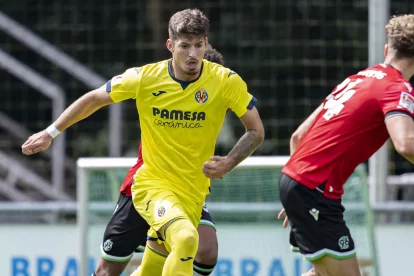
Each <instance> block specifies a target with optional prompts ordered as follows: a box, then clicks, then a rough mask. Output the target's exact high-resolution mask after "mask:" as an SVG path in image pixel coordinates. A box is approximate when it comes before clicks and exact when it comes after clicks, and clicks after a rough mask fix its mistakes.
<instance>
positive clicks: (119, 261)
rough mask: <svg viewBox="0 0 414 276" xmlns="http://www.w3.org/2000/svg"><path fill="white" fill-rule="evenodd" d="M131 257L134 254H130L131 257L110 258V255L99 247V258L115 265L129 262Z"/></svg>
mask: <svg viewBox="0 0 414 276" xmlns="http://www.w3.org/2000/svg"><path fill="white" fill-rule="evenodd" d="M133 255H134V253H132V254H131V255H129V256H126V257H116V256H112V255H109V254H107V253H105V251H104V250H103V248H102V247H101V256H102V258H104V259H105V260H107V261H110V262H115V263H125V262H129V260H131V258H132V256H133Z"/></svg>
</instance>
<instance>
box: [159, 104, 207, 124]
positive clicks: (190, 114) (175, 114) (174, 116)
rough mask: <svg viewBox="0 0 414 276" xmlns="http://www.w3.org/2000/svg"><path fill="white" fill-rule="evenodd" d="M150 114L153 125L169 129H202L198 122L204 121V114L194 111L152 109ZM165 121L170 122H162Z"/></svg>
mask: <svg viewBox="0 0 414 276" xmlns="http://www.w3.org/2000/svg"><path fill="white" fill-rule="evenodd" d="M152 114H153V115H154V117H155V119H154V124H155V125H157V126H163V127H169V128H202V127H203V126H202V125H201V124H200V121H205V120H206V113H204V112H196V111H183V110H177V109H174V110H168V109H159V108H155V107H153V108H152ZM165 119H167V120H170V121H164V120H165ZM191 121H198V122H191Z"/></svg>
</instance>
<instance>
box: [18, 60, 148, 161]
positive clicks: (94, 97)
mask: <svg viewBox="0 0 414 276" xmlns="http://www.w3.org/2000/svg"><path fill="white" fill-rule="evenodd" d="M139 81H140V74H139V70H138V68H133V69H129V70H127V71H126V72H125V73H124V74H123V75H119V76H116V77H114V78H112V79H111V80H110V81H109V82H108V83H107V84H105V85H103V86H102V87H100V88H98V89H96V90H93V91H91V92H88V93H86V94H85V95H83V96H82V97H80V98H79V99H77V100H76V101H75V102H74V103H72V104H71V105H70V106H69V107H68V108H66V110H65V111H63V113H62V114H61V115H60V116H59V117H58V118H57V120H56V121H55V122H54V123H53V124H52V125H51V126H49V127H48V128H47V129H45V130H42V131H40V132H38V133H36V134H34V135H32V136H30V137H29V138H28V139H27V141H26V142H25V143H24V144H23V145H22V152H23V153H24V154H26V155H31V154H35V153H38V152H40V151H44V150H46V149H47V148H49V146H50V145H51V143H52V140H53V138H55V137H56V136H57V135H58V134H59V133H60V132H62V131H64V130H65V129H67V128H68V127H70V126H71V125H73V124H75V123H77V122H79V121H81V120H83V119H85V118H87V117H89V116H90V115H92V114H93V113H95V112H96V111H97V110H99V109H100V108H102V107H104V106H106V105H109V104H112V103H114V102H120V101H123V100H127V99H131V98H135V97H136V93H137V90H138V87H139Z"/></svg>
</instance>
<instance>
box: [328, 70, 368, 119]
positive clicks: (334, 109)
mask: <svg viewBox="0 0 414 276" xmlns="http://www.w3.org/2000/svg"><path fill="white" fill-rule="evenodd" d="M362 81H363V80H362V79H356V80H355V81H352V82H351V79H349V78H347V79H346V80H344V81H343V82H342V83H341V84H340V85H338V86H337V87H336V89H335V91H333V92H332V93H331V94H329V96H328V97H326V102H325V104H324V105H323V108H324V109H326V113H325V114H324V115H323V117H324V118H325V120H329V119H331V118H332V117H333V116H334V115H338V114H339V113H340V112H341V110H342V109H343V108H344V107H345V106H344V103H345V102H346V101H347V100H349V99H350V98H351V97H352V96H353V95H354V94H355V92H356V91H355V90H354V89H353V88H354V87H355V86H356V85H357V84H358V83H361V82H362Z"/></svg>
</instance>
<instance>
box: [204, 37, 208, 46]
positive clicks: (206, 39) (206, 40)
mask: <svg viewBox="0 0 414 276" xmlns="http://www.w3.org/2000/svg"><path fill="white" fill-rule="evenodd" d="M204 42H205V44H206V48H207V46H208V37H206V38H205V39H204Z"/></svg>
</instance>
